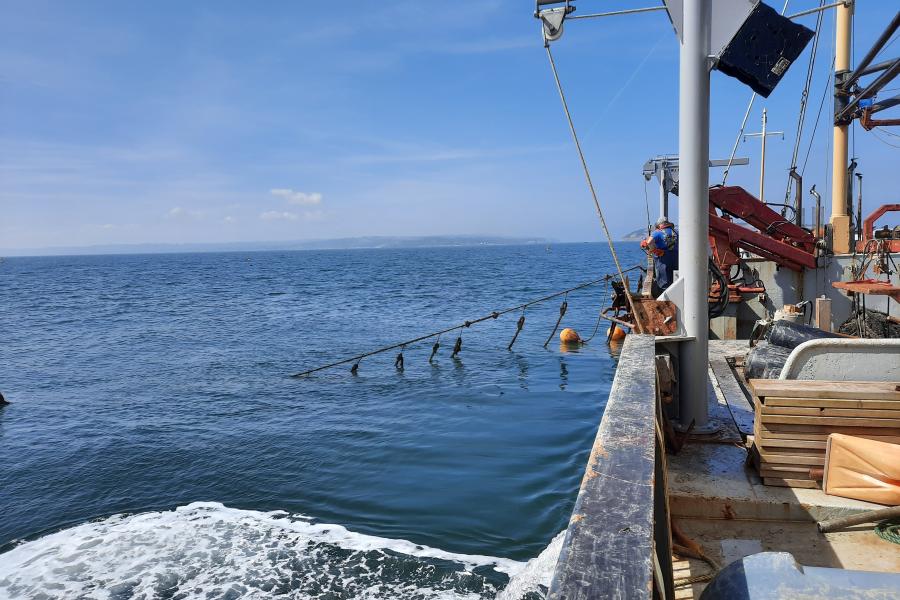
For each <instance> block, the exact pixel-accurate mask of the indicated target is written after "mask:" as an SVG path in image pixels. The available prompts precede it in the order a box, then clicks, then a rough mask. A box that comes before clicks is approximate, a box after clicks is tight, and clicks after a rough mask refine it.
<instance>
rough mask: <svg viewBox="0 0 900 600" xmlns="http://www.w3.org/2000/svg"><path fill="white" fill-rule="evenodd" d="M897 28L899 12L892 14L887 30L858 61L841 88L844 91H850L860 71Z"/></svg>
mask: <svg viewBox="0 0 900 600" xmlns="http://www.w3.org/2000/svg"><path fill="white" fill-rule="evenodd" d="M898 27H900V10H898V11H897V13H896V14H894V18H893V19H891V22H890V23H889V24H888V26H887V29H885V30H884V31H882V32H881V35H880V36H878V39H877V40H875V43H874V44H872V47H871V48H869V51H868V52H866V55H865V56H864V57H863V58H862V60H861V61H859V64H858V65H856V68H855V69H854V70H853V72H852V73H850V75H849V76H848V77H847V79H846V80H845V81H844V83H843V87H844V89H845V90H847V89H850V87H851V86H852V85H853V84H854V83H856V80H857V79H859V78H860V76H861V74H862V73H861V71H863V70H865V68H866V67H868V66H869V63H870V62H872V60H873V59H874V58H875V57H876V56H877V55H878V53H879V52H881V49H882V48H883V47H884V45H885V44H887V43H888V40H890V39H891V36H892V35H894V32H895V31H897V28H898Z"/></svg>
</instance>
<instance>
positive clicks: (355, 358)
mask: <svg viewBox="0 0 900 600" xmlns="http://www.w3.org/2000/svg"><path fill="white" fill-rule="evenodd" d="M641 268H642V267H641V266H640V265H635V266H633V267H629V268H628V269H625V270H624V271H622V272H623V273H628V272H630V271H635V270H637V269H641ZM613 278H614V276H613V275H604V276H603V277H601V278H600V279H594V280H592V281H588V282H585V283H581V284H578V285H576V286H574V287H570V288H568V289H565V290H562V291H559V292H555V293H553V294H548V295H546V296H543V297H541V298H536V299H534V300H529V301H528V302H524V303H522V304H518V305H516V306H511V307H509V308H504V309H503V310H495V311H493V312H491V313H489V314H487V315H484V316H482V317H478V318H476V319H471V320H468V321H464V322H463V323H460V324H457V325H453V326H452V327H447V328H445V329H441V330H440V331H434V332H432V333H428V334H425V335H420V336H419V337H416V338H413V339H411V340H406V341H403V342H398V343H396V344H391V345H390V346H384V347H382V348H377V349H375V350H371V351H369V352H363V353H362V354H358V355H356V356H352V357H350V358H344V359H341V360H338V361H335V362H332V363H329V364H327V365H322V366H320V367H316V368H314V369H308V370H306V371H301V372H299V373H295V374H293V375H291V377H293V378H295V379H298V378H301V377H306V376H308V375H311V374H312V373H316V372H318V371H324V370H325V369H331V368H333V367H337V366H340V365H345V364H348V363H353V367H352V368H351V369H350V372H351V373H353V374H356V372H357V371H358V370H359V362H360V361H361V360H362V359H364V358H367V357H369V356H374V355H376V354H381V353H383V352H388V351H390V350H396V349H397V348H400V349H403V348H405V347H406V346H411V345H412V344H415V343H418V342H422V341H425V340H427V339H431V338H433V337H437V338H438V339H437V341H436V342H435V343H434V346H433V347H432V351H431V356H430V358H429V359H428V361H429V362H431V361H432V360H433V359H434V356H435V354H437V351H438V348H440V339H441V336H442V335H444V334H446V333H450V332H452V331H459V332H460V333H461V332H462V330H463V329H465V328H468V327H471V326H472V325H475V324H477V323H481V322H483V321H487V320H490V319H497V318H498V317H500V316H502V315H505V314H507V313H511V312H515V311H519V310H521V311H523V313H524V310H525V309H526V308H528V307H529V306H534V305H536V304H541V303H543V302H547V301H548V300H552V299H553V298H558V297H560V296H565V295H567V294H569V293H571V292H575V291H578V290H581V289H584V288H588V287H591V286H595V285H599V284H601V283H604V282H609V281H610V280H611V279H613ZM523 325H524V321H523ZM458 337H461V336H458ZM457 343H458V345H459V346H460V348H459V349H457V348H456V345H457V344H454V350H455V351H456V352H455V353H456V354H458V353H459V351H460V350H461V348H462V342H461V340H460V339H458V340H457ZM510 345H511V344H510Z"/></svg>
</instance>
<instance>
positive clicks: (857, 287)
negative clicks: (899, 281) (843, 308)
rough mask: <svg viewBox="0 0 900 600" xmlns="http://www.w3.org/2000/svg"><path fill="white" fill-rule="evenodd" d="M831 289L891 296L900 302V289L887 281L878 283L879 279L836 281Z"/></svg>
mask: <svg viewBox="0 0 900 600" xmlns="http://www.w3.org/2000/svg"><path fill="white" fill-rule="evenodd" d="M831 287H833V288H835V289H839V290H844V291H846V292H847V293H853V294H867V295H870V296H890V297H891V298H893V299H894V300H896V301H897V302H900V287H898V286H896V285H891V284H890V283H889V282H887V281H878V280H877V279H860V280H858V281H834V282H832V284H831Z"/></svg>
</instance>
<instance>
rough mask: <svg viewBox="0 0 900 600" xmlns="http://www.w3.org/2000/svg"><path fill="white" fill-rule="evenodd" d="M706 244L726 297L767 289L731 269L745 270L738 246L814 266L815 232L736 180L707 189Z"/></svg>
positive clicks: (737, 298)
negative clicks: (768, 203)
mask: <svg viewBox="0 0 900 600" xmlns="http://www.w3.org/2000/svg"><path fill="white" fill-rule="evenodd" d="M736 219H740V220H741V221H744V222H745V223H747V224H748V225H750V226H751V227H754V228H755V230H754V229H751V228H750V227H747V226H745V225H743V224H741V223H738V222H736ZM709 245H710V249H711V250H712V256H713V261H714V262H715V263H716V266H717V267H719V270H720V271H721V272H722V274H723V275H724V276H725V279H726V281H727V282H728V299H729V302H741V301H742V300H743V297H744V295H745V294H762V293H765V288H764V287H762V286H759V285H756V284H757V283H758V282H756V281H753V282H749V281H744V282H743V285H742V284H741V283H739V282H738V281H739V279H740V278H739V277H736V276H735V275H734V274H733V272H732V271H733V269H734V268H735V267H738V268H739V269H740V270H741V272H746V270H745V266H744V263H743V261H742V259H741V256H740V251H741V250H743V251H745V252H749V253H752V254H755V255H757V256H760V257H762V258H765V259H766V260H770V261H773V262H775V263H776V264H778V265H780V266H783V267H786V268H788V269H791V270H793V271H801V270H802V269H804V268H809V269H813V268H815V267H816V257H815V248H816V238H815V236H814V235H813V234H812V233H810V232H809V231H807V230H806V229H804V228H803V227H800V226H799V225H798V224H797V223H796V221H790V220H788V219H786V218H785V217H784V216H782V215H781V214H779V213H777V212H775V211H774V210H772V209H771V208H769V206H768V205H766V204H765V203H763V202H761V201H759V200H757V199H756V198H755V197H753V196H752V195H751V194H750V193H748V192H747V191H746V190H744V189H743V188H740V187H737V186H728V187H717V188H713V189H711V190H710V191H709ZM714 288H715V289H713V290H711V292H712V293H717V292H718V287H717V286H714Z"/></svg>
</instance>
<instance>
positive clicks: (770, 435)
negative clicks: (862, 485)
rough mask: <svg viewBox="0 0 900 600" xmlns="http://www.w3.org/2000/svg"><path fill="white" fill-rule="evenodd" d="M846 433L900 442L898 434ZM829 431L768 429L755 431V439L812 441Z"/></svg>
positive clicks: (889, 441)
mask: <svg viewBox="0 0 900 600" xmlns="http://www.w3.org/2000/svg"><path fill="white" fill-rule="evenodd" d="M878 431H879V432H884V431H890V430H888V429H879V430H878ZM834 433H841V432H840V431H835V432H834ZM847 435H853V436H856V437H861V438H866V439H867V440H875V441H878V442H887V443H889V444H900V435H879V434H873V433H851V434H847ZM828 436H829V433H828V432H824V433H805V432H802V431H786V432H781V431H768V430H761V431H759V432H758V433H757V435H756V439H757V441H759V443H761V444H769V443H772V442H777V441H779V440H787V441H792V440H797V441H799V440H813V441H823V442H824V441H827V440H828Z"/></svg>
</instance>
